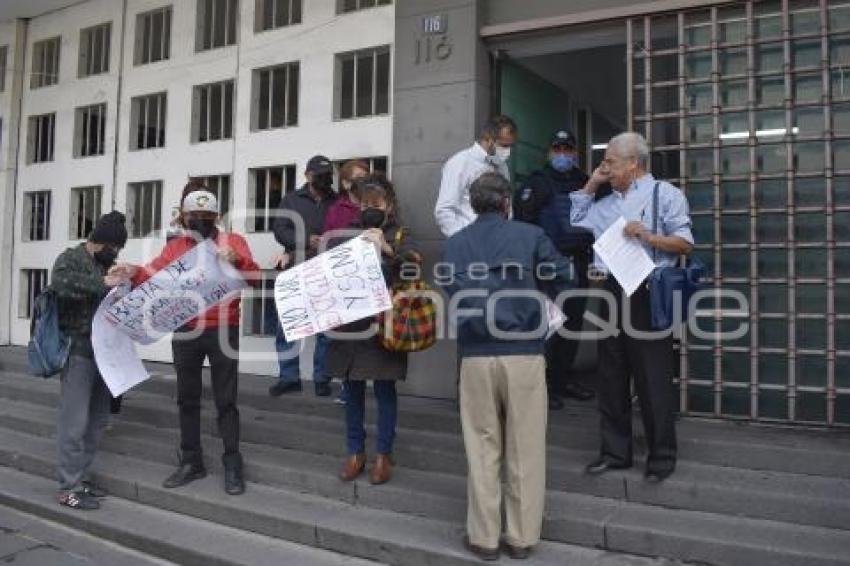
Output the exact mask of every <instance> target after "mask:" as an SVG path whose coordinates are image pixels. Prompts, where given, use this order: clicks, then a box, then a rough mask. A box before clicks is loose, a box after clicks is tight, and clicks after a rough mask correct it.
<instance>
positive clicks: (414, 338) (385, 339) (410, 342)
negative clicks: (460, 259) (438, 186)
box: [377, 229, 437, 352]
mask: <svg viewBox="0 0 850 566" xmlns="http://www.w3.org/2000/svg"><path fill="white" fill-rule="evenodd" d="M404 234H405V230H403V229H401V230H399V231H398V232H397V233H396V238H395V246H394V247H396V248H398V245H399V244H400V243H401V240H402V238H404ZM431 293H433V290H432V289H431V287H429V286H428V284H427V283H425V282H424V281H422V280H421V279H417V280H413V281H410V280H402V281H400V282H399V283H396V284H394V285H393V288H392V308H390V309H389V310H387V311H385V312H382V313H380V314H378V317H377V322H378V342H379V343H380V344H381V347H382V348H384V349H385V350H388V351H390V352H421V351H422V350H427V349H428V348H430V347H431V346H433V345H434V343H435V342H436V341H437V308H436V306H435V305H434V300H433V299H432V298H431V297H430V296H429V295H430V294H431Z"/></svg>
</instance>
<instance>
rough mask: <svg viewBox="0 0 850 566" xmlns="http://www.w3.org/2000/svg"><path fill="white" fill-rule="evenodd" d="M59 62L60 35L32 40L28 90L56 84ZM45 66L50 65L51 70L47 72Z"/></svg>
mask: <svg viewBox="0 0 850 566" xmlns="http://www.w3.org/2000/svg"><path fill="white" fill-rule="evenodd" d="M50 48H53V49H50ZM61 62H62V36H60V35H57V36H54V37H48V38H46V39H41V40H39V41H36V42H34V43H33V45H32V66H31V74H30V90H35V89H39V88H46V87H49V86H53V85H56V84H58V83H59V71H60V65H61ZM47 67H50V71H52V72H48V69H47Z"/></svg>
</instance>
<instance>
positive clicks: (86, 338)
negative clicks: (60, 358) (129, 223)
mask: <svg viewBox="0 0 850 566" xmlns="http://www.w3.org/2000/svg"><path fill="white" fill-rule="evenodd" d="M124 222H125V219H124V215H123V214H121V213H120V212H116V211H112V212H110V213H108V214H105V215H103V216H101V217H100V219H99V220H98V222H97V225H96V226H95V228H94V230H92V232H91V234H90V235H89V238H88V241H86V242H85V243H82V244H79V245H78V246H75V247H72V248H68V249H67V250H65V251H64V252H62V254H61V255H60V256H59V257H58V258H57V259H56V263H55V264H54V265H53V272H52V279H51V288H52V289H53V291H54V293H55V294H56V299H57V307H58V311H59V328H60V329H61V330H62V332H63V333H65V335H66V336H68V337H69V338H70V339H71V355H70V356H69V357H68V363H67V365H66V366H65V368H64V369H63V370H62V376H61V380H62V390H61V394H60V400H59V417H58V423H57V444H58V446H57V451H58V477H59V490H60V494H59V503H60V504H62V505H66V506H68V507H70V508H72V509H84V510H89V509H98V508H99V507H100V504H99V503H98V501H97V498H99V497H103V496H104V495H105V492H103V490H101V489H98V488H97V487H96V486H94V485H93V484H92V483H91V482H90V481H89V479H88V477H87V476H88V470H89V467H90V466H91V463H92V461H93V460H94V455H95V451H96V450H97V445H98V442H99V441H100V437H101V435H102V434H103V429H104V428H105V427H106V424H107V422H108V420H109V406H110V401H111V399H112V396H111V395H110V393H109V389H107V387H106V384H105V383H104V382H103V378H102V377H101V376H100V372H99V371H98V369H97V364H96V363H95V360H94V350H93V349H92V343H91V328H92V320H93V319H94V315H95V313H96V312H97V307H98V305H99V304H100V302H101V300H103V298H104V296H106V294H107V293H108V292H109V289H110V288H111V287H114V286H116V285H118V284H119V283H120V282H121V279H120V278H118V277H115V276H108V275H106V273H107V271H108V270H109V268H110V267H111V266H112V264H114V263H115V259H116V258H117V257H118V252H120V251H121V249H122V248H123V247H124V244H126V243H127V228H126V227H125V224H124Z"/></svg>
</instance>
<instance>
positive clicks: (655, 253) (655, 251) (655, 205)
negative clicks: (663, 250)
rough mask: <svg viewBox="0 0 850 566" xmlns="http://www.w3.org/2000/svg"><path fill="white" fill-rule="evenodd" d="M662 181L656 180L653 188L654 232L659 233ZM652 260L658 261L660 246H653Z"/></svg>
mask: <svg viewBox="0 0 850 566" xmlns="http://www.w3.org/2000/svg"><path fill="white" fill-rule="evenodd" d="M660 184H661V183H660V182H658V181H656V182H655V187H654V188H653V189H652V233H653V234H658V185H660ZM652 261H653V263H655V264H657V263H658V248H656V247H655V246H653V247H652Z"/></svg>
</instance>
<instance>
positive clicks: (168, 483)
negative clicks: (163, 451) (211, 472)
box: [162, 464, 207, 489]
mask: <svg viewBox="0 0 850 566" xmlns="http://www.w3.org/2000/svg"><path fill="white" fill-rule="evenodd" d="M205 477H207V471H206V469H204V467H203V466H202V465H200V464H180V466H179V467H178V468H177V469H176V470H175V471H174V473H173V474H171V475H170V476H168V478H166V480H165V481H164V482H162V487H164V488H166V489H172V488H175V487H181V486H184V485H186V484H187V483H191V482H193V481H195V480H199V479H201V478H205Z"/></svg>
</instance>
